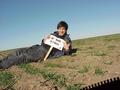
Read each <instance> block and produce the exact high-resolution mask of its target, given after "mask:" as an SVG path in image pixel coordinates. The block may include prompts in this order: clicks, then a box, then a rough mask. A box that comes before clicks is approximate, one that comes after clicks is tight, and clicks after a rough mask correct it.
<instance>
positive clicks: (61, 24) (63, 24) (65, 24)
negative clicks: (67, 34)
mask: <svg viewBox="0 0 120 90" xmlns="http://www.w3.org/2000/svg"><path fill="white" fill-rule="evenodd" d="M60 27H65V30H67V29H68V24H67V23H66V22H65V21H60V22H59V23H58V24H57V29H59V28H60Z"/></svg>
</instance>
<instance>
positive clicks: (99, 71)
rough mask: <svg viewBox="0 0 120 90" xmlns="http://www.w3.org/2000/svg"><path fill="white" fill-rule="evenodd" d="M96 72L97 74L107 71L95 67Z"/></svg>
mask: <svg viewBox="0 0 120 90" xmlns="http://www.w3.org/2000/svg"><path fill="white" fill-rule="evenodd" d="M95 74H96V75H104V74H105V71H103V70H102V69H101V68H96V69H95Z"/></svg>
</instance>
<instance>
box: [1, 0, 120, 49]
mask: <svg viewBox="0 0 120 90" xmlns="http://www.w3.org/2000/svg"><path fill="white" fill-rule="evenodd" d="M61 20H65V21H66V22H67V23H68V24H69V30H68V33H70V36H71V38H72V39H79V38H86V37H93V36H98V35H106V34H114V33H120V0H0V50H6V49H12V48H19V47H26V46H31V45H34V44H40V42H41V39H42V38H43V37H44V36H45V35H48V34H49V33H51V32H53V31H55V30H56V26H57V23H58V22H59V21H61Z"/></svg>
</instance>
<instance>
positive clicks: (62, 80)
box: [19, 64, 66, 87]
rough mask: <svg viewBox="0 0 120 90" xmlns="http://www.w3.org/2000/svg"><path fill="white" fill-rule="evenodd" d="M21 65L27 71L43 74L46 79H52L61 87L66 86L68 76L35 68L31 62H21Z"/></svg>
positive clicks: (33, 73)
mask: <svg viewBox="0 0 120 90" xmlns="http://www.w3.org/2000/svg"><path fill="white" fill-rule="evenodd" d="M19 67H20V68H22V69H24V70H25V72H27V73H29V74H32V75H42V77H43V78H44V79H47V80H48V81H52V82H53V84H54V85H57V86H59V87H63V86H66V77H65V76H64V75H63V74H58V73H54V72H50V71H48V70H46V69H38V68H34V67H33V66H31V65H30V64H21V65H19Z"/></svg>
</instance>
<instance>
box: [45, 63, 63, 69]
mask: <svg viewBox="0 0 120 90" xmlns="http://www.w3.org/2000/svg"><path fill="white" fill-rule="evenodd" d="M44 67H52V68H54V67H59V68H61V67H64V66H63V65H61V64H55V63H46V64H45V65H44Z"/></svg>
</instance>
